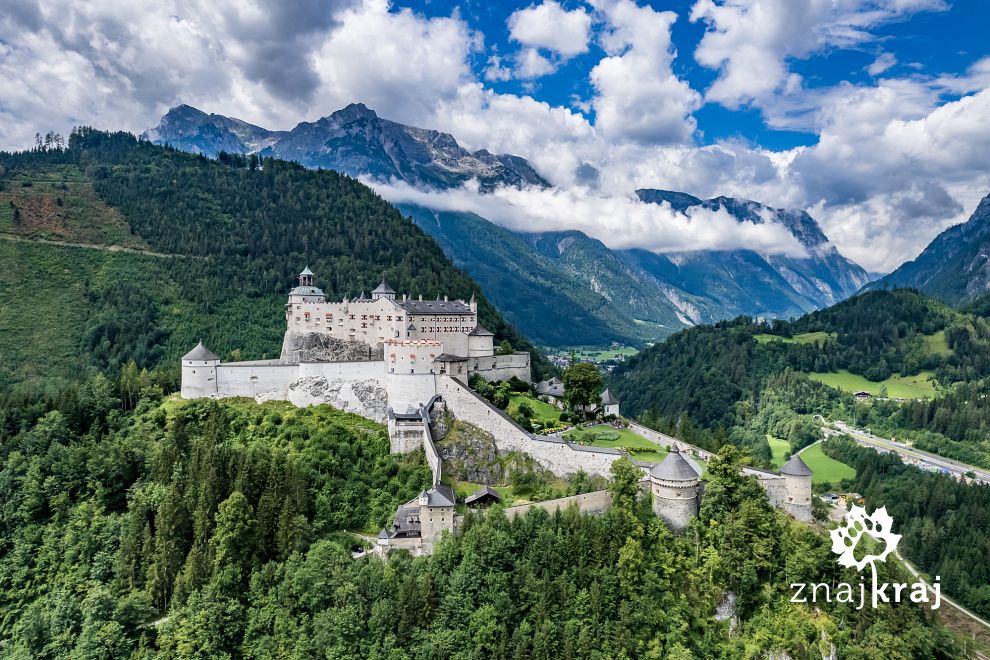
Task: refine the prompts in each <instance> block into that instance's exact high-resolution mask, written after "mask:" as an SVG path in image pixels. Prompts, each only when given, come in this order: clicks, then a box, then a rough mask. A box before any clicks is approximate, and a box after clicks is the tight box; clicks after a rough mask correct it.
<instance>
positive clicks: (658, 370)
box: [610, 289, 990, 465]
mask: <svg viewBox="0 0 990 660" xmlns="http://www.w3.org/2000/svg"><path fill="white" fill-rule="evenodd" d="M842 373H845V374H851V375H853V376H856V377H860V378H862V380H863V382H877V383H886V382H890V379H892V378H895V377H896V378H899V377H905V376H925V377H927V378H929V379H930V381H929V382H930V383H931V390H930V391H931V393H932V396H931V397H930V400H929V401H928V402H921V401H917V402H909V403H906V404H904V406H903V407H898V406H897V404H892V406H893V408H892V409H891V410H890V411H888V412H887V413H885V416H884V420H875V423H877V424H880V425H881V427H882V426H883V425H884V424H886V425H888V426H889V425H897V427H898V428H902V429H904V428H907V429H914V430H916V431H919V432H920V431H925V432H927V433H926V434H925V435H924V436H923V437H919V438H917V443H918V444H919V446H922V447H928V448H930V449H933V450H936V451H939V452H940V453H946V454H947V455H950V456H955V457H958V458H960V459H962V460H974V457H975V459H976V460H975V462H978V463H981V464H988V465H990V443H986V442H985V439H984V436H981V435H980V429H985V428H990V414H988V412H985V411H984V408H985V406H983V405H982V403H979V402H978V403H974V404H972V405H965V406H961V405H960V403H959V400H960V398H961V397H962V396H963V392H964V391H965V392H967V393H969V394H972V392H973V388H975V389H976V390H977V391H981V392H982V391H984V390H986V388H987V387H988V385H987V384H986V383H987V381H985V379H987V378H988V377H990V324H988V323H987V321H986V319H984V318H982V317H980V316H976V315H973V314H964V313H961V312H958V311H956V310H953V309H951V308H949V307H947V306H946V305H944V304H943V303H941V302H938V301H936V300H933V299H930V298H926V297H925V296H923V295H921V294H919V293H917V292H914V291H910V290H907V289H899V290H896V291H876V292H869V293H866V294H862V295H859V296H856V297H854V298H851V299H850V300H847V301H844V302H842V303H839V304H838V305H835V306H833V307H830V308H827V309H825V310H821V311H817V312H813V313H811V314H808V315H806V316H804V317H801V318H799V319H797V320H796V321H793V322H786V321H778V322H775V323H773V324H772V325H770V324H767V323H764V322H756V321H754V320H753V319H750V318H746V317H742V318H739V319H736V320H734V321H724V322H721V323H718V324H716V325H714V326H702V327H698V328H691V329H689V330H686V331H683V332H680V333H678V334H676V335H674V336H672V337H670V338H668V339H667V340H666V341H664V342H663V343H661V344H658V345H656V346H653V347H651V348H649V349H647V350H645V351H643V352H641V353H640V354H638V355H636V356H634V357H633V358H631V359H630V360H628V361H627V362H626V363H625V364H623V365H620V366H619V367H617V368H616V369H615V371H614V372H613V374H612V379H611V383H610V388H611V389H612V391H613V392H614V393H615V394H616V396H617V397H618V398H619V399H620V400H621V401H622V406H623V411H624V412H625V413H626V414H629V415H632V416H646V417H649V418H651V419H652V420H654V421H656V422H657V423H664V424H667V425H676V424H678V423H681V424H683V423H685V420H687V421H688V422H690V423H691V424H694V425H697V426H698V427H699V429H700V430H705V431H706V432H709V433H714V434H715V435H712V436H710V437H708V438H707V440H705V441H707V442H710V443H711V446H712V447H717V445H718V442H719V441H720V440H719V438H724V437H726V434H728V435H730V436H731V435H732V434H733V433H735V434H736V436H735V437H736V439H737V440H738V441H739V442H740V443H742V444H743V445H745V446H748V447H749V448H750V449H751V450H753V451H754V452H755V453H756V454H757V456H758V457H759V458H762V459H768V458H769V454H768V451H769V448H768V447H767V446H766V441H765V435H766V433H768V432H770V429H769V428H768V427H767V424H770V423H771V422H770V420H769V419H768V418H759V414H758V413H759V410H760V400H761V397H762V396H763V394H764V392H765V391H767V390H773V389H778V390H780V389H783V390H788V391H789V392H790V393H788V394H786V395H785V394H781V393H780V392H778V393H776V394H774V395H773V397H777V396H778V395H779V396H785V398H787V401H788V407H789V408H790V409H792V410H794V411H796V412H797V413H798V414H809V415H810V414H816V413H818V414H824V413H826V412H829V411H830V410H832V408H833V407H834V406H846V407H847V408H848V409H849V410H848V413H849V414H850V415H851V414H852V398H851V396H850V395H849V394H848V393H845V394H844V393H840V392H838V391H836V390H832V389H831V388H829V387H826V386H824V385H822V384H821V383H819V382H817V381H815V380H809V379H808V375H810V376H811V377H812V378H817V379H819V380H826V382H827V379H826V378H823V376H828V375H830V374H842ZM795 388H797V389H800V390H801V391H802V395H801V396H794V395H793V392H794V390H795ZM960 388H969V389H966V390H963V389H960ZM939 410H941V411H942V412H940V413H939V412H938V411H939ZM681 415H684V416H685V420H681V419H680V416H681ZM792 417H793V415H792ZM936 418H937V421H936ZM663 420H666V421H665V422H664V421H663ZM878 428H880V427H878ZM788 433H789V432H788V431H783V432H781V433H778V434H777V435H781V436H784V437H785V439H790V438H787V437H786V436H787V435H788ZM798 443H800V440H798ZM981 457H982V458H981Z"/></svg>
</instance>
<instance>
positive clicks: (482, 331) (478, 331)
mask: <svg viewBox="0 0 990 660" xmlns="http://www.w3.org/2000/svg"><path fill="white" fill-rule="evenodd" d="M468 336H469V337H494V336H495V333H494V332H489V331H488V329H487V328H485V326H483V325H481V324H480V323H479V324H478V325H476V326H474V330H472V331H471V332H469V333H468Z"/></svg>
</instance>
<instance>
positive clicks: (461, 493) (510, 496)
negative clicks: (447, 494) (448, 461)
mask: <svg viewBox="0 0 990 660" xmlns="http://www.w3.org/2000/svg"><path fill="white" fill-rule="evenodd" d="M443 482H444V483H446V484H447V485H448V486H450V487H451V488H453V489H454V495H456V496H457V501H458V503H460V504H461V505H463V504H464V499H465V498H466V497H468V496H469V495H471V494H473V493H474V492H475V491H476V490H478V489H479V488H481V487H482V486H484V484H476V483H473V482H470V481H461V480H460V479H449V480H448V479H446V478H445V479H444V480H443ZM492 488H494V489H495V490H497V491H498V494H499V495H501V496H502V504H504V505H505V506H514V505H516V504H528V503H529V500H527V499H526V498H524V497H519V496H518V495H516V494H515V493H514V492H513V490H512V486H492Z"/></svg>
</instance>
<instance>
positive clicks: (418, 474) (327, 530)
mask: <svg viewBox="0 0 990 660" xmlns="http://www.w3.org/2000/svg"><path fill="white" fill-rule="evenodd" d="M98 380H99V379H97V381H98ZM97 381H93V382H90V383H87V384H84V385H82V386H81V387H80V391H79V394H80V397H79V398H80V400H86V401H87V402H88V403H87V404H86V405H85V407H84V409H83V411H82V412H83V414H82V415H81V416H78V415H76V414H75V413H74V412H72V411H69V410H66V411H64V412H63V411H62V410H51V411H49V412H47V413H46V414H44V415H42V416H40V417H38V418H36V419H35V420H33V421H32V422H31V423H27V424H24V425H23V428H21V429H18V430H16V431H13V432H7V431H6V429H5V428H4V427H3V426H2V425H0V440H2V442H0V501H2V502H3V503H4V506H2V507H0V584H2V585H3V588H2V589H0V657H3V658H135V657H136V658H155V659H158V658H161V659H166V658H204V659H205V658H281V657H286V658H318V657H330V658H348V659H349V658H355V659H357V658H506V659H508V658H517V657H518V658H558V657H566V658H588V659H592V658H601V657H610V658H638V657H660V658H664V657H666V658H683V659H686V658H716V657H725V658H741V657H746V656H747V655H751V653H750V650H751V649H761V650H770V651H774V652H780V653H786V654H787V655H788V656H790V657H795V658H804V657H817V656H818V655H820V653H819V652H818V649H819V648H820V645H821V644H822V643H823V640H824V642H825V643H827V644H829V646H832V645H834V648H835V649H836V653H837V654H839V655H840V657H856V658H871V659H872V658H880V657H889V656H890V654H891V653H892V652H896V655H895V656H894V657H903V658H910V657H926V658H927V657H931V658H950V657H960V653H961V652H962V648H961V646H960V644H959V642H957V641H955V640H954V639H953V638H952V636H951V635H950V633H949V632H948V631H947V630H946V629H945V628H943V627H941V626H940V625H939V624H938V623H937V622H935V621H933V620H932V619H931V618H930V617H929V616H928V615H926V613H925V612H924V611H923V610H922V609H920V608H917V607H910V606H894V605H891V604H885V605H883V606H882V607H881V608H880V609H878V610H875V611H874V610H873V609H872V608H866V609H864V610H861V611H857V610H856V609H853V608H852V607H850V606H848V605H844V604H840V603H834V602H832V603H824V602H823V603H821V604H820V605H819V606H818V607H812V606H811V605H808V604H796V603H792V602H791V596H792V591H791V589H790V586H789V583H790V582H792V581H793V580H794V579H797V578H796V577H793V576H800V579H803V580H808V581H811V582H826V581H828V580H835V579H842V580H846V581H854V580H855V579H856V578H855V575H856V574H855V572H853V571H852V570H842V569H838V572H837V567H836V564H835V562H834V559H833V557H832V555H831V553H829V551H828V547H829V543H830V541H829V538H828V536H827V534H825V533H823V532H821V531H817V530H816V529H815V528H812V527H809V526H805V525H800V524H797V523H795V522H793V521H791V520H790V519H788V518H787V517H786V516H784V515H783V514H782V513H780V512H779V511H776V510H775V509H774V508H773V507H771V506H770V504H769V502H768V501H767V498H766V495H765V493H764V492H763V490H762V489H761V488H760V487H759V486H758V485H757V484H756V483H755V482H754V481H753V480H752V479H748V478H746V477H743V476H742V475H741V474H740V471H739V465H738V458H739V456H738V455H737V454H736V453H735V452H732V451H727V452H724V453H723V454H721V455H719V456H718V457H716V458H715V459H714V460H713V461H712V463H711V464H710V471H709V476H708V486H707V487H706V491H707V492H706V497H705V500H704V503H703V505H702V507H703V508H702V517H703V519H704V520H705V521H706V523H707V524H700V523H698V522H696V523H695V524H694V525H693V526H692V527H691V529H690V531H689V532H688V533H685V534H677V535H675V534H673V533H671V532H670V530H669V529H668V528H667V527H666V525H665V524H664V522H663V521H662V520H660V519H659V518H657V517H656V516H654V515H653V513H652V510H651V507H650V502H649V499H645V500H639V501H637V500H636V497H635V495H636V493H637V491H638V489H637V479H638V476H639V473H638V472H637V471H636V470H635V469H633V468H632V466H631V465H629V464H628V463H624V462H623V463H620V464H619V465H620V468H619V469H618V470H617V472H616V473H615V477H616V479H615V481H616V483H615V484H614V485H613V486H612V492H613V497H614V499H615V500H616V505H615V507H614V508H613V509H611V510H610V511H608V512H606V513H604V514H601V515H582V514H580V513H578V512H577V511H576V510H575V509H570V510H567V511H564V512H561V513H560V514H557V515H550V514H548V513H546V512H545V511H542V510H539V509H537V510H533V511H531V512H529V513H528V514H527V515H524V516H521V517H519V518H516V519H514V520H512V521H509V520H507V519H506V517H505V516H504V515H502V514H501V513H500V512H499V510H498V508H497V507H496V509H495V510H494V511H491V512H489V513H488V514H486V515H484V516H479V515H468V516H467V517H466V519H465V521H464V525H463V529H462V532H461V534H460V535H459V536H455V537H449V536H448V537H446V538H444V539H442V540H441V541H440V542H439V543H438V545H437V547H436V548H435V551H434V552H433V554H432V555H431V556H418V557H413V556H411V555H409V554H408V553H405V552H397V553H394V554H392V555H390V556H389V558H388V560H387V561H383V560H381V559H380V558H378V557H377V556H374V555H372V556H366V557H354V556H353V555H352V553H353V552H354V550H355V549H364V548H366V547H369V545H370V543H371V541H370V540H369V539H367V538H362V537H359V536H357V535H355V534H354V533H352V532H354V531H364V530H372V533H374V532H373V530H376V529H378V528H379V527H380V526H381V525H383V524H385V523H386V521H387V520H388V518H389V517H390V515H391V514H392V513H393V512H394V510H395V507H396V506H397V505H398V504H400V503H402V502H406V501H408V500H410V499H412V498H414V497H415V496H416V494H417V493H418V492H419V491H420V489H422V488H423V487H424V486H425V485H426V484H428V483H429V480H430V471H429V468H428V467H427V466H426V464H425V460H424V456H423V454H422V452H417V453H415V454H410V455H407V456H394V455H389V453H388V448H389V445H388V439H387V433H386V430H385V428H384V427H383V426H381V425H379V424H375V423H373V422H369V421H368V420H365V419H362V418H359V417H356V416H354V415H350V414H346V413H341V412H339V411H335V410H333V409H332V408H330V407H329V406H313V407H310V408H305V409H296V408H294V407H293V406H292V405H291V404H288V403H285V402H270V403H266V404H262V405H257V404H255V403H254V402H247V401H237V400H224V401H210V400H198V401H191V402H188V401H178V400H175V399H165V400H161V399H160V398H158V397H159V396H160V394H159V395H155V394H154V393H152V392H147V391H146V393H145V394H146V396H145V398H144V399H143V400H142V401H141V402H140V403H139V404H138V407H137V409H136V410H134V411H133V412H130V413H124V414H121V413H120V412H119V410H118V405H117V404H118V402H117V401H116V399H115V398H114V397H113V396H108V395H107V393H106V392H105V391H103V392H102V394H101V388H100V387H99V383H98V382H97ZM621 466H624V468H625V469H624V470H623V469H622V467H621ZM462 492H463V490H462ZM971 537H972V535H971ZM879 569H880V575H879V577H880V579H881V580H885V581H894V580H895V579H896V580H901V579H906V578H903V577H902V576H901V575H900V574H899V573H897V572H896V571H897V569H896V564H894V563H893V562H889V563H886V564H882V565H881V566H880V567H879ZM955 575H958V572H957V573H955ZM726 592H732V593H733V594H735V598H736V600H735V615H736V617H737V620H738V623H737V626H738V627H737V629H736V632H735V633H734V634H733V635H729V634H728V624H727V623H725V622H723V621H718V620H717V619H716V618H715V617H714V616H712V612H713V611H714V609H715V607H716V606H717V604H718V603H719V602H721V601H722V600H723V599H724V598H725V593H726ZM878 648H883V649H884V655H883V656H881V655H878V653H877V651H876V649H878ZM654 651H655V652H654Z"/></svg>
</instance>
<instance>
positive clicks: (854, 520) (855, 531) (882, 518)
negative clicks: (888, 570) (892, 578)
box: [829, 506, 901, 571]
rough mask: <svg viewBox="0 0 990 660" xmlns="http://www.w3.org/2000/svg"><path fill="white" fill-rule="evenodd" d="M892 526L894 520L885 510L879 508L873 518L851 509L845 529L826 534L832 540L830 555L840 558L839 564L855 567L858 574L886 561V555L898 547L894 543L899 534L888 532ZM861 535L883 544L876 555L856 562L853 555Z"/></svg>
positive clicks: (839, 528) (859, 510) (860, 509)
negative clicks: (876, 563)
mask: <svg viewBox="0 0 990 660" xmlns="http://www.w3.org/2000/svg"><path fill="white" fill-rule="evenodd" d="M893 526H894V520H893V518H891V517H890V516H889V515H888V514H887V507H884V506H882V507H880V508H879V509H877V510H876V511H874V512H873V515H872V516H868V515H866V509H864V508H863V507H861V506H853V507H852V508H851V509H849V512H848V513H847V514H846V524H845V526H843V527H838V528H836V529H833V530H832V531H831V532H829V534H830V535H831V537H832V552H834V553H835V554H837V555H839V565H840V566H847V567H849V568H853V567H855V568H856V570H857V571H861V570H863V568H865V567H866V565H867V564H873V563H874V562H877V561H886V559H887V555H889V554H890V553H891V552H893V551H894V550H895V549H896V548H897V543H898V542H899V541H900V540H901V535H900V534H894V533H892V532H891V530H892V529H893ZM864 534H865V535H868V536H869V537H870V538H872V539H873V540H875V541H882V542H883V543H884V549H883V552H881V553H880V554H878V555H866V556H865V557H863V558H862V559H860V560H858V561H857V559H856V557H855V554H854V553H855V550H856V546H857V545H858V544H859V541H860V539H862V538H863V535H864Z"/></svg>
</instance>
